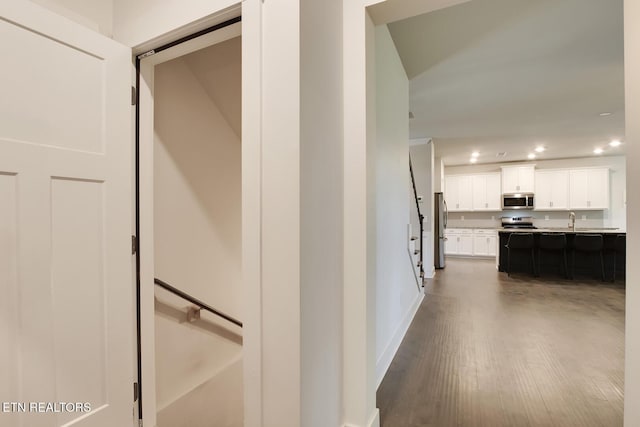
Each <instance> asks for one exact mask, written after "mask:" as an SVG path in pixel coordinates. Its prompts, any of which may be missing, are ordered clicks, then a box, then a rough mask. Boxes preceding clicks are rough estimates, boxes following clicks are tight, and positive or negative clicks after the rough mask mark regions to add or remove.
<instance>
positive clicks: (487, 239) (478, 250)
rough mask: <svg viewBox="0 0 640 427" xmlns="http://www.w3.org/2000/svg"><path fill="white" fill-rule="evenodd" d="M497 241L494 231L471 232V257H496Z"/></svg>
mask: <svg viewBox="0 0 640 427" xmlns="http://www.w3.org/2000/svg"><path fill="white" fill-rule="evenodd" d="M497 239H498V236H497V235H496V232H495V230H473V255H474V256H496V247H497Z"/></svg>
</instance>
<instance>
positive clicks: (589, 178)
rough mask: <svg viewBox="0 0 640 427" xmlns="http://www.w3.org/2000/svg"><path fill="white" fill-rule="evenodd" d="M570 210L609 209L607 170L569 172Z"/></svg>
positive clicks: (575, 170) (573, 170)
mask: <svg viewBox="0 0 640 427" xmlns="http://www.w3.org/2000/svg"><path fill="white" fill-rule="evenodd" d="M569 208H570V209H594V210H596V209H608V208H609V169H608V168H593V169H572V170H569Z"/></svg>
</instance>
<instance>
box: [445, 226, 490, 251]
mask: <svg viewBox="0 0 640 427" xmlns="http://www.w3.org/2000/svg"><path fill="white" fill-rule="evenodd" d="M444 235H445V238H446V240H445V243H444V253H445V255H462V256H496V247H497V238H498V235H497V232H496V230H490V229H471V228H448V229H446V230H445V234H444Z"/></svg>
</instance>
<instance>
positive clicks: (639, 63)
mask: <svg viewBox="0 0 640 427" xmlns="http://www.w3.org/2000/svg"><path fill="white" fill-rule="evenodd" d="M638 22H640V2H638V1H637V0H625V2H624V63H625V70H624V74H625V115H626V135H625V143H626V148H627V164H628V165H629V166H630V167H629V168H627V182H628V183H629V184H630V185H629V191H627V209H628V211H629V217H628V218H627V264H626V265H627V272H626V274H627V281H626V282H627V293H626V340H625V352H626V354H625V375H624V379H625V381H624V383H625V386H624V425H625V427H635V426H640V405H638V402H640V288H639V287H638V284H640V263H638V262H637V260H638V258H639V257H640V215H639V213H640V191H639V190H638V189H637V188H636V187H635V185H638V183H639V182H640V168H639V167H638V166H637V165H638V164H640V120H639V118H640V50H638V46H640V26H638Z"/></svg>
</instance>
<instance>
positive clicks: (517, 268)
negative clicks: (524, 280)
mask: <svg viewBox="0 0 640 427" xmlns="http://www.w3.org/2000/svg"><path fill="white" fill-rule="evenodd" d="M513 232H519V233H522V232H525V231H522V230H520V231H500V232H499V236H500V257H499V260H498V270H499V271H503V272H506V271H507V248H506V247H505V245H506V244H507V241H508V239H509V235H510V234H511V233H513ZM540 234H541V233H533V239H534V246H535V247H534V259H535V263H536V272H538V273H539V274H540V275H541V276H547V275H561V274H562V271H563V270H562V257H561V255H559V254H560V253H559V252H558V253H554V252H545V251H542V252H541V255H540V256H541V259H540V260H539V259H538V257H539V254H538V241H539V240H540ZM564 234H566V235H567V267H568V270H569V275H570V274H571V257H572V256H573V250H572V248H573V240H574V238H575V236H576V233H571V232H569V233H564ZM590 234H598V233H590ZM620 234H624V233H620ZM617 236H618V234H616V233H602V238H603V240H604V247H605V248H613V247H614V243H615V239H616V237H617ZM575 258H576V264H575V276H576V277H591V278H593V279H600V260H599V259H598V256H597V255H590V254H585V253H582V252H576V253H575ZM530 260H531V255H530V253H528V252H527V251H524V250H517V251H512V253H511V272H512V273H529V274H531V261H530ZM613 261H614V253H613V251H609V250H606V249H605V251H604V272H605V280H611V279H612V278H613V263H614V262H613ZM539 262H540V264H539ZM538 265H540V267H538ZM538 270H540V271H538ZM615 277H616V280H619V279H624V277H625V255H624V254H618V256H617V257H616V276H615Z"/></svg>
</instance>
